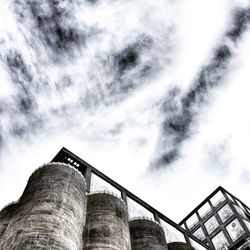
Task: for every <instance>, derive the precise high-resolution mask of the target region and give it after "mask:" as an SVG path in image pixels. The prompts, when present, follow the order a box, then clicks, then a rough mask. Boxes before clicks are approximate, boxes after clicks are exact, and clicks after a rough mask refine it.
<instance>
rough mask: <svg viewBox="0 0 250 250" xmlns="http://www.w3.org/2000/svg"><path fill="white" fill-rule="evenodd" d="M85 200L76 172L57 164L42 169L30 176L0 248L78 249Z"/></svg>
mask: <svg viewBox="0 0 250 250" xmlns="http://www.w3.org/2000/svg"><path fill="white" fill-rule="evenodd" d="M86 201H87V198H86V186H85V181H84V179H83V177H82V175H81V174H80V173H79V172H78V171H76V170H75V169H73V168H71V167H69V166H67V165H65V164H61V163H54V164H48V165H45V166H43V167H42V168H40V169H38V170H37V171H35V172H34V173H33V174H32V176H31V177H30V179H29V181H28V184H27V186H26V188H25V190H24V193H23V195H22V197H21V198H20V201H19V203H18V206H17V208H16V209H15V212H14V215H13V216H12V218H11V220H10V221H9V224H8V226H7V228H6V230H5V233H4V235H3V238H2V242H1V245H0V249H4V250H14V249H17V250H21V249H25V250H29V249H53V250H82V248H83V243H82V233H83V228H84V225H85V218H86Z"/></svg>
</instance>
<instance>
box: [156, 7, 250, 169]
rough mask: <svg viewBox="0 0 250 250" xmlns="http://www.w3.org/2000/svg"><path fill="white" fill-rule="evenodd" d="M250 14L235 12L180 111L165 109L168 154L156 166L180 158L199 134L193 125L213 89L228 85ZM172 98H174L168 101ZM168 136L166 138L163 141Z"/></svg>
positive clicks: (182, 97)
mask: <svg viewBox="0 0 250 250" xmlns="http://www.w3.org/2000/svg"><path fill="white" fill-rule="evenodd" d="M249 12H250V10H249V9H248V8H246V9H244V10H242V9H236V10H234V13H233V17H232V20H233V21H232V23H233V25H232V26H231V27H229V30H228V31H226V34H225V35H224V36H223V38H222V42H220V43H219V45H218V46H217V48H216V49H215V50H214V51H213V56H212V58H211V59H210V61H209V62H208V63H207V64H206V65H203V66H202V67H201V70H200V72H199V73H198V74H197V76H196V77H195V80H194V81H193V83H192V85H191V86H190V88H189V90H188V91H187V92H186V93H184V94H183V93H181V95H180V97H179V98H180V100H179V105H175V107H176V109H174V110H173V109H170V110H164V115H165V117H166V119H165V121H164V123H163V125H162V133H161V135H160V138H159V141H160V147H161V148H164V149H165V151H164V149H163V151H164V153H162V156H161V155H159V156H158V158H159V159H156V162H155V163H154V162H152V167H157V168H159V167H164V166H167V165H168V164H171V163H172V162H173V161H175V160H177V159H178V151H180V148H181V144H182V142H183V141H185V140H187V139H188V137H189V136H190V135H191V134H192V133H194V131H195V130H193V128H192V125H193V122H194V120H195V119H196V116H197V114H198V113H199V109H200V107H201V105H204V104H206V103H207V102H208V101H209V94H210V92H211V89H214V88H216V87H218V86H220V85H221V84H224V81H222V80H223V78H224V77H226V75H227V74H228V71H229V69H228V66H229V63H230V61H231V60H232V59H233V58H234V57H233V53H234V50H235V46H236V42H237V41H238V40H239V39H240V37H241V36H242V35H243V34H244V32H245V31H246V27H247V25H249V21H250V19H249V18H248V16H249ZM169 97H171V95H170V96H169V95H168V96H167V97H166V98H169ZM176 99H177V98H176V97H175V100H176ZM167 102H171V100H167ZM171 106H173V105H171ZM192 130H193V131H192ZM164 137H166V139H162V138H164Z"/></svg>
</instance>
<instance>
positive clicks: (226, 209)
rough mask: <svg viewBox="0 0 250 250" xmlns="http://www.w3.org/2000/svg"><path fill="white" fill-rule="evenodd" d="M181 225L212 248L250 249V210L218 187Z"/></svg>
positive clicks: (217, 249)
mask: <svg viewBox="0 0 250 250" xmlns="http://www.w3.org/2000/svg"><path fill="white" fill-rule="evenodd" d="M179 225H180V226H181V227H183V228H184V229H185V230H186V231H187V233H188V235H193V236H195V237H196V238H197V239H199V240H200V241H201V242H203V243H204V244H206V245H207V246H209V247H210V248H212V249H216V250H219V249H230V250H231V249H250V209H249V207H248V206H247V205H246V204H245V203H243V202H242V201H241V200H239V199H238V198H237V197H235V196H234V195H232V194H231V193H229V192H228V191H227V190H225V189H224V188H223V187H218V188H217V189H216V190H215V191H214V192H212V193H211V194H210V195H209V196H208V197H207V198H206V199H205V200H204V201H203V202H201V203H200V204H199V206H197V207H196V208H195V209H194V210H193V211H192V212H191V213H190V214H188V215H187V216H186V217H185V218H184V219H183V220H182V221H181V222H180V223H179Z"/></svg>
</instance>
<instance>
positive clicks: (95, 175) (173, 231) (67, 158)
mask: <svg viewBox="0 0 250 250" xmlns="http://www.w3.org/2000/svg"><path fill="white" fill-rule="evenodd" d="M52 162H64V163H68V164H70V165H71V166H73V167H75V168H76V169H78V170H79V171H80V172H81V173H82V175H83V176H84V177H85V180H86V184H87V192H99V191H107V192H112V193H114V194H115V195H118V196H120V198H121V199H122V200H123V201H124V202H125V203H126V204H127V205H128V211H129V217H130V219H132V218H134V217H148V218H150V219H152V220H155V221H156V222H158V223H160V224H161V225H162V227H163V229H164V231H165V235H166V240H167V242H168V243H170V242H173V241H182V242H186V243H187V244H188V245H190V246H193V247H194V248H195V249H196V250H205V249H211V248H210V247H209V246H208V245H206V244H204V243H203V242H202V241H201V240H200V239H197V238H196V237H195V236H193V235H192V234H188V233H187V232H186V230H184V229H183V228H182V227H181V226H179V225H178V224H176V223H175V222H173V221H172V220H170V219H169V218H168V217H166V216H165V215H163V214H162V213H160V212H159V211H157V210H156V209H154V208H153V207H151V206H150V205H149V204H147V203H146V202H144V201H143V200H141V199H140V198H138V197H137V196H135V195H134V194H132V193H131V192H129V191H128V190H127V189H125V188H124V187H122V186H121V185H119V184H118V183H116V182H115V181H113V180H112V179H110V178H109V177H108V176H106V175H104V174H103V173H102V172H100V171H98V170H97V169H95V168H94V167H92V166H91V165H90V164H88V163H87V162H85V161H84V160H82V159H81V158H79V157H78V156H76V155H75V154H73V153H72V152H70V151H69V150H68V149H66V148H64V147H63V148H62V149H61V150H60V151H59V152H58V153H57V155H56V156H55V157H54V158H53V160H52Z"/></svg>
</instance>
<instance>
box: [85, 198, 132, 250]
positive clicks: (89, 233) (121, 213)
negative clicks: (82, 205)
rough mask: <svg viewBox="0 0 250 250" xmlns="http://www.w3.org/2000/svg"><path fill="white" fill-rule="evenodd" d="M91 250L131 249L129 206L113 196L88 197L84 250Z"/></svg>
mask: <svg viewBox="0 0 250 250" xmlns="http://www.w3.org/2000/svg"><path fill="white" fill-rule="evenodd" d="M90 249H91V250H94V249H96V250H99V249H110V250H130V249H131V245H130V237H129V227H128V211H127V206H126V205H125V203H124V202H123V201H122V200H121V199H120V198H118V197H116V196H114V195H112V194H109V193H93V194H90V195H88V204H87V220H86V226H85V232H84V250H90Z"/></svg>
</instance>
